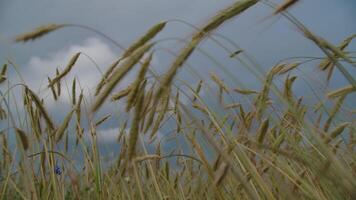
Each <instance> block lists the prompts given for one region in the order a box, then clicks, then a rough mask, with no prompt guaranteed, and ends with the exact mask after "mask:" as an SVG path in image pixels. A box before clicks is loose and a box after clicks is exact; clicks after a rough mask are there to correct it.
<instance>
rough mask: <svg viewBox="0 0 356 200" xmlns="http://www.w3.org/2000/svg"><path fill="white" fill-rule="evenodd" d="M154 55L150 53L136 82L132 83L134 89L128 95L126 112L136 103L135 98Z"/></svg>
mask: <svg viewBox="0 0 356 200" xmlns="http://www.w3.org/2000/svg"><path fill="white" fill-rule="evenodd" d="M152 56H153V54H152V53H150V55H149V56H148V57H147V58H146V59H145V61H144V62H143V64H142V67H141V69H140V71H139V72H138V74H137V78H136V79H135V81H134V83H133V84H132V91H131V92H130V94H129V96H128V97H127V105H126V112H128V111H129V110H130V109H131V107H132V106H133V105H134V103H135V99H136V97H137V94H138V90H139V88H140V84H141V83H142V82H143V81H144V78H145V75H146V72H147V70H148V67H149V66H150V63H151V60H152Z"/></svg>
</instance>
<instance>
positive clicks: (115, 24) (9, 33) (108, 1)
mask: <svg viewBox="0 0 356 200" xmlns="http://www.w3.org/2000/svg"><path fill="white" fill-rule="evenodd" d="M234 2H235V1H232V0H102V1H98V0H85V1H83V0H61V1H48V0H31V1H25V0H0V27H1V31H0V64H3V63H5V62H6V60H7V59H10V60H12V61H13V62H14V63H16V65H17V66H18V71H19V72H20V74H21V75H22V77H23V79H24V81H25V82H26V84H28V85H30V86H31V88H33V89H34V90H35V91H38V92H39V93H40V95H41V97H43V98H48V91H47V93H46V91H45V89H43V87H44V86H43V85H44V84H45V83H46V82H44V81H46V78H47V76H52V77H53V76H54V74H55V68H56V67H61V68H63V67H64V66H65V64H66V63H67V61H68V60H69V59H70V57H71V56H72V55H73V54H75V53H76V52H78V51H81V52H83V53H85V55H82V56H81V57H80V59H79V61H78V63H77V64H76V66H75V67H74V69H73V71H72V72H71V73H70V75H69V76H68V77H67V78H66V80H67V83H68V85H70V84H71V81H72V79H73V78H74V77H77V78H79V82H80V84H81V86H82V87H84V88H86V90H85V91H86V93H85V94H86V95H88V96H90V89H91V88H93V87H95V84H96V83H97V82H98V81H99V79H100V71H105V69H106V68H107V67H108V66H109V65H110V63H112V62H113V61H114V60H115V58H117V57H118V56H119V55H120V53H121V50H120V49H119V48H117V47H116V46H115V45H113V44H112V43H111V42H110V41H108V40H106V39H105V38H102V37H100V35H97V34H95V33H92V32H89V31H87V30H83V29H80V28H65V29H62V30H59V31H56V32H54V33H51V34H49V35H47V36H45V37H43V38H41V39H39V40H36V41H34V42H29V43H25V44H23V43H19V44H17V43H14V42H13V39H14V37H15V36H16V35H18V34H21V33H23V32H27V31H30V30H32V29H33V28H35V27H37V26H39V25H44V24H48V23H59V24H61V23H66V24H67V23H69V24H80V25H85V26H89V27H92V28H95V29H97V30H100V31H101V32H103V33H105V34H106V35H108V36H109V37H111V38H112V39H114V40H115V41H117V42H118V43H120V44H121V45H123V46H125V47H127V46H129V45H130V44H131V43H132V42H133V41H135V39H136V38H138V37H139V36H141V34H143V33H145V31H146V30H147V29H149V28H150V27H151V26H153V25H155V24H157V23H159V22H161V21H166V20H174V19H179V20H184V21H186V22H189V23H191V24H193V25H195V26H197V27H199V26H202V25H203V24H204V23H206V22H207V21H208V20H209V18H211V17H212V16H214V14H215V13H217V12H218V11H219V10H221V9H223V8H225V7H227V6H229V5H231V4H232V3H234ZM274 2H277V3H278V2H280V1H274ZM355 10H356V1H355V0H300V2H299V3H298V4H296V5H295V6H294V7H293V8H291V9H290V13H292V14H293V15H294V16H295V17H296V18H297V19H299V20H300V21H301V22H303V23H304V24H305V25H306V26H307V27H308V28H310V29H311V30H312V31H313V32H314V33H316V34H317V35H320V36H322V37H324V38H325V39H327V40H328V41H330V42H332V43H334V44H338V43H340V42H341V41H342V40H343V39H345V38H346V37H348V36H350V35H352V34H355V33H356V23H355V20H356V12H354V11H355ZM272 12H273V11H272V10H271V9H270V8H269V7H267V6H266V5H263V4H262V3H259V4H258V5H256V6H254V7H253V8H251V9H249V10H248V11H246V12H244V13H243V14H242V15H240V16H238V17H236V18H234V19H232V20H230V21H229V22H228V23H226V24H224V25H223V26H222V27H221V28H219V29H218V30H217V31H216V32H217V33H219V34H223V35H224V36H226V37H228V38H230V39H231V40H233V41H234V42H235V43H236V44H238V46H239V47H241V48H242V49H244V51H245V52H246V53H248V54H249V55H251V56H252V57H253V58H254V59H255V61H256V62H258V63H259V65H260V66H261V67H262V69H263V70H264V71H267V70H268V69H269V68H270V67H271V66H273V65H274V64H276V63H277V62H278V61H279V60H281V59H284V58H288V57H293V56H321V55H323V54H322V53H321V51H320V50H319V49H318V48H317V47H316V46H315V45H314V44H312V42H311V41H309V40H307V39H305V38H304V37H303V35H302V34H301V33H300V32H299V31H298V30H297V29H296V28H295V27H294V26H293V25H292V24H291V23H290V22H288V21H287V20H285V19H284V18H282V17H280V16H272V17H271V13H272ZM193 32H194V30H193V29H192V28H190V27H188V26H187V25H185V24H183V23H179V22H177V21H172V22H169V23H168V25H167V26H166V27H165V29H164V30H163V31H162V32H161V33H160V34H159V35H158V36H157V38H156V40H159V39H163V38H174V37H175V38H180V39H183V40H187V39H189V37H190V36H191V35H192V33H193ZM221 42H222V43H223V44H224V45H226V46H228V47H229V48H230V49H232V50H234V47H233V46H232V45H231V44H228V43H226V41H223V40H221ZM182 46H183V45H182V42H179V41H177V40H169V41H165V42H161V43H160V44H159V45H158V46H157V47H156V48H157V49H160V50H161V51H157V52H158V53H157V54H156V55H155V58H154V61H153V63H154V66H155V69H156V70H157V71H159V72H164V71H166V70H167V69H168V67H169V64H170V62H171V60H172V59H173V58H174V57H173V56H172V55H171V54H169V53H168V52H167V51H164V49H165V48H168V49H170V50H172V51H173V52H178V51H179V49H180V47H182ZM200 48H201V49H202V51H204V52H205V53H206V54H208V55H210V56H211V57H213V60H216V61H217V62H213V61H212V59H209V58H207V56H205V55H204V53H203V52H199V51H197V52H195V53H194V55H193V56H192V57H191V58H190V59H189V60H188V64H190V65H191V67H192V68H193V69H194V70H195V71H196V72H198V74H200V75H201V76H206V75H207V73H208V72H209V71H216V72H217V73H218V74H219V75H220V76H221V77H223V78H224V80H226V81H227V82H228V83H229V84H231V85H234V84H239V83H243V84H244V87H248V88H253V89H256V88H259V87H260V83H259V81H256V77H254V76H253V75H252V74H251V73H250V72H249V69H246V68H244V67H242V66H240V65H239V64H237V63H236V62H235V61H232V60H231V59H230V60H229V59H228V56H229V55H228V54H227V52H225V51H223V50H222V49H221V48H220V47H218V46H217V45H216V44H215V43H214V42H212V41H211V40H206V41H204V43H203V44H201V45H200ZM349 49H351V50H355V49H356V45H355V43H354V44H352V45H350V48H349ZM235 50H236V49H235ZM91 59H93V60H94V61H95V63H93V62H92V60H91ZM316 64H317V63H314V65H313V66H312V65H307V66H305V67H304V68H303V69H304V70H305V72H306V76H307V78H311V79H313V78H315V79H320V80H323V78H325V75H323V74H322V73H320V72H318V71H317V70H316V67H315V66H316ZM220 65H221V66H224V67H225V68H226V69H227V71H228V73H226V71H224V70H222V68H221V66H220ZM98 68H99V69H100V70H98ZM188 69H189V68H183V69H182V70H181V72H180V76H181V77H184V79H186V80H187V81H188V82H189V83H192V84H195V83H197V82H198V81H199V80H198V79H197V77H196V76H194V75H192V74H191V73H190V71H189V70H188ZM350 72H351V73H352V74H353V75H355V73H356V71H355V70H354V69H350ZM9 73H10V74H9V79H12V80H14V82H16V81H15V80H20V79H19V77H18V76H17V75H16V73H15V70H14V69H10V72H9ZM133 75H134V74H133V73H131V74H129V76H128V77H127V78H126V79H125V81H124V83H123V84H122V85H120V86H119V88H124V87H125V84H126V85H127V84H128V83H129V82H130V80H132V77H133ZM234 77H235V78H237V79H238V80H239V82H234V81H236V80H234ZM346 84H347V82H346V81H345V80H344V79H343V78H342V76H341V75H340V74H339V73H338V72H336V73H335V76H334V78H333V79H332V82H331V84H330V87H332V88H337V87H341V86H345V85H346ZM305 87H306V86H305V84H303V83H297V85H296V90H297V91H299V92H300V93H302V94H303V93H304V92H305V90H306V89H305ZM320 87H322V86H320ZM46 95H47V96H46ZM63 95H64V97H63V98H61V100H60V101H59V102H53V101H48V102H46V104H47V106H48V107H49V109H50V110H51V111H53V112H55V113H57V114H56V115H55V116H54V117H55V118H57V120H58V121H60V119H61V118H62V116H63V115H64V114H65V113H66V112H67V111H68V109H63V107H65V105H68V104H69V103H70V102H69V100H68V99H69V98H65V97H66V96H67V97H69V94H66V93H64V94H63ZM352 100H355V98H354V96H353V97H351V99H350V98H349V99H348V101H349V105H351V106H352V105H353V106H354V107H355V105H354V103H352V102H353V101H352ZM119 110H120V109H119V108H117V109H116V108H115V113H119ZM109 111H111V110H110V108H109V107H106V108H104V109H103V110H102V111H101V113H102V114H103V115H104V114H105V113H107V112H109ZM118 115H119V114H118ZM121 115H125V114H121ZM117 129H118V125H117V121H115V120H112V121H109V122H107V123H106V124H105V127H104V128H103V129H102V131H101V133H102V134H101V137H102V139H101V140H102V141H103V142H111V141H113V140H112V138H115V136H116V135H117Z"/></svg>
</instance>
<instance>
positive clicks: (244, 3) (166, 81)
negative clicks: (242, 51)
mask: <svg viewBox="0 0 356 200" xmlns="http://www.w3.org/2000/svg"><path fill="white" fill-rule="evenodd" d="M257 2H258V0H241V1H238V2H236V3H234V4H233V5H231V6H229V7H228V8H226V9H224V10H222V11H221V12H220V13H218V14H217V15H215V16H214V17H213V18H212V19H211V20H210V21H209V22H208V23H207V24H206V25H205V26H203V28H201V29H200V30H199V31H198V32H196V33H195V34H194V35H193V37H192V39H191V41H190V42H189V43H188V44H187V45H186V46H185V47H184V48H183V49H182V50H181V51H180V53H179V54H178V56H177V57H176V59H175V60H174V62H173V64H172V65H171V67H170V68H169V70H168V72H167V73H166V74H165V75H164V77H163V79H162V81H161V86H160V88H158V90H157V92H156V95H155V101H157V100H158V99H160V97H161V96H162V94H163V93H164V92H166V91H167V87H168V86H169V85H171V83H172V81H173V79H174V77H175V75H176V74H177V71H178V69H179V68H180V67H181V66H182V65H183V64H184V63H185V61H186V60H187V59H188V58H189V57H190V55H191V54H192V53H193V51H194V50H195V48H196V47H197V46H198V45H199V43H200V42H201V41H202V40H203V39H204V38H205V36H206V35H207V34H209V33H211V32H212V31H213V30H215V29H216V28H218V27H219V26H220V25H222V24H223V23H224V22H225V21H227V20H229V19H231V18H233V17H234V16H236V15H238V14H240V13H242V12H243V11H245V10H246V9H248V8H249V7H251V6H253V5H254V4H256V3H257Z"/></svg>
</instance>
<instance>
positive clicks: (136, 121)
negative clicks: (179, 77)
mask: <svg viewBox="0 0 356 200" xmlns="http://www.w3.org/2000/svg"><path fill="white" fill-rule="evenodd" d="M145 86H146V84H145V82H144V83H143V84H142V86H141V88H140V94H139V96H138V100H137V105H136V107H135V115H134V118H133V120H132V125H131V129H130V139H129V145H128V151H127V156H128V157H127V158H128V161H131V159H132V158H133V156H134V154H135V149H136V143H137V139H138V135H139V131H140V127H139V126H140V119H141V110H142V106H143V101H144V98H145V97H144V96H145Z"/></svg>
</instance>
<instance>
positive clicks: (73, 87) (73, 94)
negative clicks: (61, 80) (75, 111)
mask: <svg viewBox="0 0 356 200" xmlns="http://www.w3.org/2000/svg"><path fill="white" fill-rule="evenodd" d="M75 80H76V78H74V79H73V82H72V104H73V105H75V104H76V95H77V93H76V91H75V89H76V81H75Z"/></svg>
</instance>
